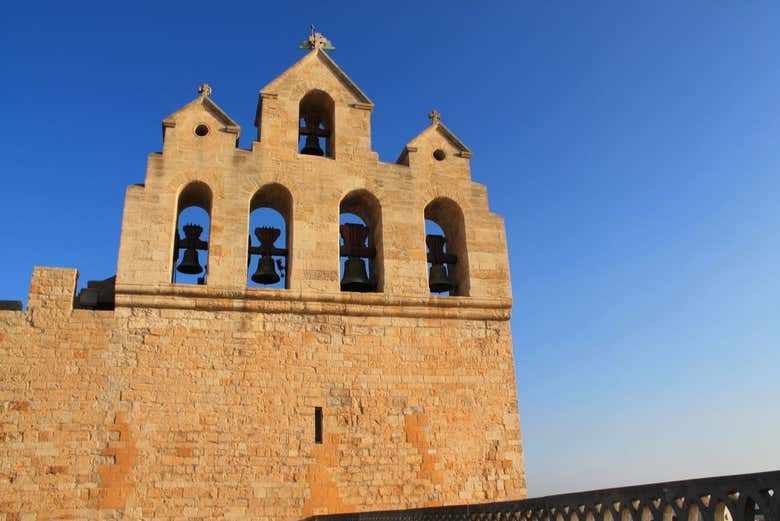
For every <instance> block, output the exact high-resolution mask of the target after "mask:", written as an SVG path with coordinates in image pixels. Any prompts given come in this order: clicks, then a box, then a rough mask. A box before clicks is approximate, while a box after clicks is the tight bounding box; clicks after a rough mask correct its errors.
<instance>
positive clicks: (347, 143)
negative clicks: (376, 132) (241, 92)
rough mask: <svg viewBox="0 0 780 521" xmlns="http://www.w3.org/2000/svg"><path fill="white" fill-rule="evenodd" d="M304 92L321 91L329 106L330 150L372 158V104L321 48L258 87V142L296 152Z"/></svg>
mask: <svg viewBox="0 0 780 521" xmlns="http://www.w3.org/2000/svg"><path fill="white" fill-rule="evenodd" d="M310 94H315V95H316V94H321V97H322V98H323V99H322V100H321V101H319V103H321V104H322V107H321V109H322V110H330V111H332V112H333V127H334V128H335V133H334V150H333V152H332V154H331V156H332V157H334V158H339V159H341V158H345V159H346V158H349V159H352V160H361V159H363V160H372V159H373V160H376V154H375V153H374V152H372V151H371V111H372V110H373V108H374V104H373V102H372V101H371V100H370V99H369V98H368V96H366V95H365V94H364V93H363V91H362V90H360V88H359V87H358V86H357V85H356V84H355V82H353V81H352V80H351V79H350V78H349V76H347V75H346V73H345V72H344V71H342V70H341V68H339V66H338V65H336V62H334V61H333V59H332V58H331V57H330V56H328V54H327V53H326V52H325V51H323V50H322V49H313V50H312V51H311V52H309V53H308V54H307V55H306V56H304V57H303V58H302V59H301V60H299V61H298V62H297V63H296V64H295V65H293V66H292V67H290V68H289V69H287V70H286V71H285V72H284V73H282V75H281V76H279V77H278V78H276V79H275V80H273V81H272V82H271V83H269V84H268V85H266V86H265V87H263V88H262V89H261V90H260V97H259V100H258V107H257V119H256V121H255V126H257V130H258V141H259V142H260V148H273V149H276V150H278V151H284V155H288V156H289V155H290V154H291V153H295V152H296V144H297V143H298V118H299V113H300V108H301V101H302V100H303V99H304V98H305V97H306V96H307V95H310ZM328 105H330V106H328Z"/></svg>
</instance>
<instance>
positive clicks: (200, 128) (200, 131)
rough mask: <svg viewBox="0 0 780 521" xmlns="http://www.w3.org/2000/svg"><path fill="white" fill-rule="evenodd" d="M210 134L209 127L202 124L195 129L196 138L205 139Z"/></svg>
mask: <svg viewBox="0 0 780 521" xmlns="http://www.w3.org/2000/svg"><path fill="white" fill-rule="evenodd" d="M208 133H209V127H207V126H206V125H203V124H200V125H198V126H197V127H195V135H196V136H200V137H203V136H205V135H206V134H208Z"/></svg>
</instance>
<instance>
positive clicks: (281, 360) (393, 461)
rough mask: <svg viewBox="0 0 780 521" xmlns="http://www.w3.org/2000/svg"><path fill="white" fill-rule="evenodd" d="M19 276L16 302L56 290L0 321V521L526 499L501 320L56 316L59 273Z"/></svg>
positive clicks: (301, 512) (145, 312)
mask: <svg viewBox="0 0 780 521" xmlns="http://www.w3.org/2000/svg"><path fill="white" fill-rule="evenodd" d="M35 275H36V276H35V278H34V279H33V290H32V291H31V293H32V292H34V291H36V290H35V288H47V289H48V290H49V291H51V292H53V293H55V294H59V295H65V296H64V297H63V298H60V299H59V300H58V299H53V301H52V302H51V303H50V304H51V305H48V304H49V303H44V304H43V305H40V304H38V305H36V306H33V305H32V304H33V302H34V301H35V299H34V298H33V296H32V295H31V299H30V309H29V310H28V311H27V312H1V313H0V519H2V517H1V516H2V515H3V514H5V516H6V517H5V519H38V520H40V519H57V518H59V519H62V518H81V519H95V518H127V519H142V518H143V519H151V518H154V519H181V518H186V519H192V518H204V519H207V518H219V517H225V518H231V516H232V517H233V518H236V519H285V520H287V519H290V520H291V519H298V518H301V517H303V516H305V515H308V514H312V513H324V512H331V513H332V512H347V511H354V510H369V509H389V508H404V507H417V506H424V505H434V504H453V503H464V502H476V501H484V500H488V499H504V498H517V497H522V496H524V494H525V483H524V471H523V461H522V450H521V447H520V427H519V423H518V411H517V405H516V401H515V397H514V395H513V393H511V392H507V389H510V390H513V389H514V371H513V363H512V355H511V338H510V333H509V327H508V322H507V321H505V320H495V319H493V320H476V319H466V320H462V319H457V318H410V317H402V316H394V315H396V314H399V313H397V312H399V311H400V309H393V308H392V307H388V308H387V309H385V313H384V314H385V316H381V317H377V316H374V317H366V316H361V315H360V314H359V313H358V314H356V315H355V316H353V315H351V314H349V313H351V310H350V309H346V314H345V315H340V314H332V313H327V312H320V311H322V310H320V309H317V310H316V311H317V312H314V313H300V312H295V313H283V312H275V311H274V312H247V311H202V310H192V309H159V308H155V307H153V305H154V302H147V303H148V304H152V305H149V306H146V307H127V308H120V309H117V310H116V311H114V312H110V311H84V310H70V309H69V307H68V306H62V305H59V306H57V305H58V304H62V303H64V302H67V298H68V295H67V294H68V292H70V296H72V291H73V286H72V285H71V283H72V282H75V270H55V269H37V270H36V274H35ZM198 289H203V288H198ZM205 291H206V292H207V291H208V290H205ZM155 299H156V302H157V304H162V303H166V302H168V303H169V302H170V301H169V300H167V301H166V299H170V297H155ZM39 302H40V301H39ZM196 303H197V304H198V305H197V306H196V307H208V306H212V307H219V306H215V305H214V299H212V300H209V298H208V295H207V293H203V296H202V298H198V299H196ZM317 406H318V407H322V409H323V412H324V440H323V443H322V444H315V443H314V407H317ZM35 515H37V517H35Z"/></svg>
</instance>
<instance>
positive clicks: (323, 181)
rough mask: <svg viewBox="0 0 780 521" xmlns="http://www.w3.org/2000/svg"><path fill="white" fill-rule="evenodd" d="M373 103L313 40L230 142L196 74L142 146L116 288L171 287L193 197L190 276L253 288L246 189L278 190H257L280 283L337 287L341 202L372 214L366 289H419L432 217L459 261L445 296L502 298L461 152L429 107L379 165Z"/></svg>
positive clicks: (241, 289) (496, 256)
mask: <svg viewBox="0 0 780 521" xmlns="http://www.w3.org/2000/svg"><path fill="white" fill-rule="evenodd" d="M373 106H374V105H373V103H372V102H371V101H370V100H369V98H368V97H367V96H366V95H365V94H364V93H363V92H362V91H361V90H360V88H359V87H358V86H357V85H356V84H355V83H354V82H353V81H352V80H351V79H350V78H349V77H348V76H347V75H346V74H345V73H344V72H343V71H342V70H341V69H340V68H339V67H338V65H336V63H335V62H334V61H333V59H332V58H331V57H330V56H328V54H327V53H326V52H325V51H324V50H323V49H321V48H312V49H311V50H310V51H309V52H308V53H307V54H306V55H305V56H304V57H303V58H302V59H301V60H299V61H298V62H297V63H296V64H295V65H293V66H292V67H290V68H289V69H288V70H287V71H285V72H284V73H283V74H282V75H281V76H279V77H278V78H277V79H275V80H273V81H272V82H270V83H269V84H268V85H267V86H266V87H264V88H263V89H262V90H261V93H260V99H259V103H258V110H257V125H258V129H259V136H258V141H255V142H253V143H252V148H251V150H244V149H241V148H239V147H238V146H237V138H238V135H239V132H240V129H239V127H238V125H237V124H236V123H235V122H234V120H233V119H232V118H231V117H230V116H228V115H227V114H225V113H224V112H223V111H222V110H221V109H220V108H219V106H218V105H217V104H216V103H215V102H214V101H213V100H212V98H211V88H210V87H209V86H207V85H206V86H203V87H202V88H201V95H200V96H199V97H198V98H196V99H195V100H194V101H192V102H190V103H189V104H187V105H186V106H184V107H183V108H182V109H180V110H178V111H177V112H175V113H173V114H171V115H170V116H168V117H167V118H165V119H164V120H163V129H164V135H163V151H162V154H152V155H151V156H149V162H148V169H147V174H146V181H145V184H144V186H133V187H131V188H130V189H129V190H128V192H127V198H126V204H125V215H124V221H123V227H122V239H121V247H120V253H119V262H118V273H117V289H118V300H119V301H120V302H121V301H123V299H124V297H123V295H127V294H138V293H139V292H140V293H144V292H146V293H147V294H158V295H159V294H160V292H161V291H162V292H163V293H165V292H168V293H170V292H171V284H172V282H173V281H174V280H175V277H174V275H175V273H174V267H175V264H176V259H174V255H175V254H176V253H177V249H176V244H177V241H178V240H179V237H180V236H181V235H182V233H183V231H182V229H181V226H179V227H178V229H177V218H178V215H179V214H180V212H181V211H182V210H183V209H185V208H186V207H189V206H193V205H194V206H197V207H200V208H204V210H205V211H206V212H207V213H208V215H209V226H208V227H207V228H208V230H204V233H207V234H208V236H209V241H208V242H209V245H208V248H207V249H204V250H202V252H201V254H202V255H204V256H207V257H208V263H207V267H206V268H204V276H203V277H202V278H203V282H204V284H203V285H204V286H206V288H211V289H216V288H220V289H222V290H227V291H228V292H229V294H230V295H240V296H242V297H245V296H251V297H258V294H257V293H256V292H255V291H253V290H251V289H250V290H247V274H246V263H247V259H248V257H251V255H250V252H249V250H248V248H250V247H251V241H252V240H253V237H252V235H253V230H250V224H249V214H250V212H251V211H252V210H253V209H254V206H257V204H260V203H257V201H258V194H260V193H261V192H264V191H268V190H271V192H274V193H280V194H282V193H283V194H284V195H283V196H282V199H283V200H277V199H276V198H274V197H268V196H267V195H261V196H260V199H262V200H263V202H262V206H268V207H271V208H276V210H277V211H279V210H280V208H283V211H281V213H283V214H284V218H285V223H286V224H285V228H286V230H285V231H286V233H285V236H286V237H287V239H286V241H287V243H288V244H287V245H285V246H286V249H287V250H288V255H287V258H286V259H285V262H286V264H285V266H286V267H287V268H288V269H287V270H286V271H287V274H286V281H285V288H286V289H287V290H292V291H297V292H300V294H307V295H309V296H310V297H311V298H318V297H323V296H325V295H327V294H334V295H336V298H338V299H343V298H346V297H344V296H343V295H342V294H341V293H342V292H341V291H340V273H339V265H340V263H341V261H342V260H343V259H342V256H341V255H340V251H339V248H340V246H339V235H340V225H339V215H340V214H341V213H343V212H344V211H349V212H350V213H356V214H357V215H361V214H362V215H361V218H363V219H364V220H366V219H367V220H369V221H371V222H370V223H369V224H370V226H369V228H370V236H369V239H370V242H372V247H373V248H374V249H375V250H376V251H375V253H374V256H373V257H372V258H370V259H369V258H365V259H364V261H365V262H369V263H370V265H369V270H370V271H371V272H372V273H371V277H372V284H373V285H374V287H375V289H376V291H375V292H376V293H381V294H384V295H385V296H387V297H391V296H393V297H404V298H424V299H426V300H427V298H428V296H429V281H428V278H429V273H428V265H427V261H428V260H429V259H428V254H427V253H426V238H425V235H426V233H425V228H424V225H425V219H432V220H434V221H436V222H437V224H438V225H439V226H441V227H442V228H443V229H444V228H446V229H447V230H449V232H448V233H449V234H450V235H451V236H452V237H450V238H449V240H448V241H447V244H448V245H449V249H451V250H453V251H452V252H450V253H452V254H454V255H455V256H456V257H458V259H459V260H455V259H454V258H453V262H452V266H451V267H450V269H449V271H451V272H452V273H453V274H457V278H458V279H459V280H458V281H457V284H458V289H457V291H455V292H453V295H455V296H469V297H473V298H472V299H470V300H467V301H464V302H462V303H460V304H459V305H460V306H466V307H469V306H473V305H481V303H479V302H477V301H476V300H474V298H487V299H499V300H495V302H494V303H493V305H497V306H499V307H500V306H508V302H509V300H508V299H509V298H510V295H511V290H510V283H509V269H508V257H507V252H506V240H505V235H504V226H503V221H502V220H501V218H500V217H498V216H497V215H495V214H493V213H492V212H490V209H489V208H488V202H487V194H486V191H485V188H484V187H483V186H482V185H479V184H477V183H474V182H473V181H471V176H470V170H469V161H470V157H471V155H472V153H471V150H469V148H468V147H467V146H466V145H465V144H464V143H463V142H462V141H461V140H460V139H459V138H458V137H457V136H456V135H455V134H454V133H453V132H452V131H450V130H449V129H448V128H447V127H446V126H445V125H444V124H443V123H442V121H441V118H440V116H439V115H438V113H436V112H433V113H431V115H430V118H431V124H430V126H428V127H427V128H426V129H425V130H423V131H422V132H421V133H420V134H419V135H418V136H417V137H415V138H414V139H413V140H412V141H410V142H409V144H408V145H407V146H406V147H405V148H404V150H403V152H402V154H401V156H400V158H399V160H398V161H397V162H396V163H383V162H381V161H379V160H378V156H377V155H376V153H375V152H373V151H371V149H370V143H371V135H370V116H371V110H372V108H373ZM307 147H308V148H307ZM273 187H276V188H273ZM253 201H255V202H254V203H253ZM177 233H178V234H179V237H177ZM204 236H205V235H204ZM247 236H249V241H247ZM455 249H457V251H455ZM144 288H145V289H144ZM206 288H202V292H208V291H207V289H206ZM126 290H127V291H126ZM237 292H238V293H237ZM221 295H226V293H224V291H223V293H221ZM289 297H290V295H289V294H287V295H285V296H283V297H282V298H289ZM500 299H504V301H505V302H504V303H503V304H502V303H501V300H500ZM431 304H433V301H431ZM443 305H447V306H448V305H450V304H449V303H444V304H443Z"/></svg>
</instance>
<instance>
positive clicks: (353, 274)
mask: <svg viewBox="0 0 780 521" xmlns="http://www.w3.org/2000/svg"><path fill="white" fill-rule="evenodd" d="M339 254H340V256H341V259H342V261H341V279H340V280H341V283H340V284H341V291H357V292H363V293H366V292H381V291H382V290H383V288H384V273H383V255H382V211H381V208H380V206H379V201H378V200H377V199H376V197H374V196H373V195H371V194H370V193H369V192H367V191H366V190H355V191H353V192H350V193H349V194H347V196H346V197H344V199H342V201H341V204H340V205H339Z"/></svg>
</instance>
